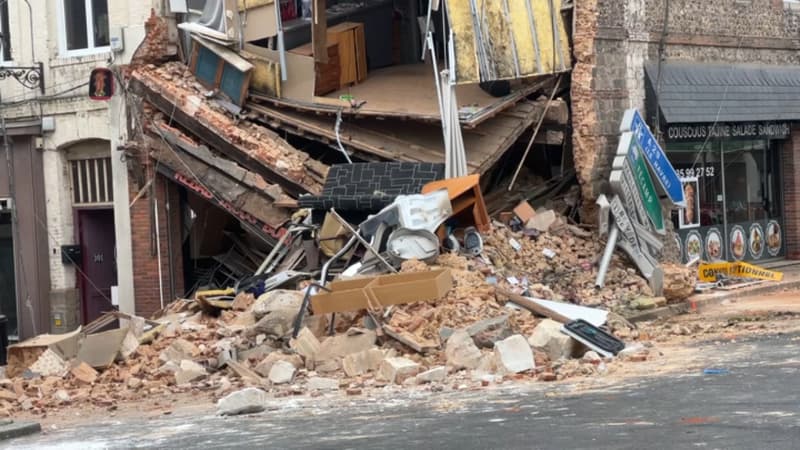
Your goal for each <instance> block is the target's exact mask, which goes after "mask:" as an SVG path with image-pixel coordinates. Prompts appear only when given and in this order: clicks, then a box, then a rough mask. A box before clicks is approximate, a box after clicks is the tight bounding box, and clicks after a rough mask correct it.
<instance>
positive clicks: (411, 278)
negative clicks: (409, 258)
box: [367, 269, 453, 306]
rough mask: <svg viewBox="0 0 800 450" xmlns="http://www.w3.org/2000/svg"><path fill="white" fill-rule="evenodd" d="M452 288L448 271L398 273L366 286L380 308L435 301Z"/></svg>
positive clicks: (378, 278) (450, 275)
mask: <svg viewBox="0 0 800 450" xmlns="http://www.w3.org/2000/svg"><path fill="white" fill-rule="evenodd" d="M452 287H453V276H452V274H451V273H450V269H442V270H431V271H429V272H413V273H398V274H393V275H384V276H381V277H377V278H375V280H374V281H373V282H372V283H370V284H369V286H367V289H369V290H370V291H371V292H372V295H373V298H374V299H375V300H376V301H377V302H378V303H380V304H381V305H382V306H389V305H400V304H403V303H412V302H423V301H431V300H437V299H440V298H442V297H444V296H445V295H446V294H447V292H448V291H450V289H451V288H452Z"/></svg>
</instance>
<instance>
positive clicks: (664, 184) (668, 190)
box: [619, 109, 686, 207]
mask: <svg viewBox="0 0 800 450" xmlns="http://www.w3.org/2000/svg"><path fill="white" fill-rule="evenodd" d="M619 129H620V131H621V132H625V131H630V132H631V133H633V136H634V137H635V138H636V140H637V142H638V143H639V148H640V149H642V153H644V156H645V159H646V160H647V163H648V165H649V166H650V169H651V170H652V171H653V174H654V175H655V178H656V180H657V181H658V184H659V187H660V188H661V190H662V191H663V192H664V193H665V194H666V195H667V197H669V199H670V201H672V203H673V204H674V205H675V206H677V207H684V206H686V199H685V198H684V196H683V185H681V180H680V177H678V173H677V172H675V169H674V168H673V167H672V163H670V162H669V159H667V155H666V153H664V150H663V149H662V148H661V146H660V145H658V141H656V138H655V136H653V133H651V132H650V128H648V127H647V124H646V123H645V122H644V119H642V116H641V114H639V111H638V110H636V109H629V110H627V111H625V115H624V116H623V117H622V124H621V125H620V128H619Z"/></svg>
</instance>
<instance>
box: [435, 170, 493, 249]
mask: <svg viewBox="0 0 800 450" xmlns="http://www.w3.org/2000/svg"><path fill="white" fill-rule="evenodd" d="M442 188H446V189H447V193H448V194H449V195H450V202H451V203H452V205H453V215H452V217H455V218H456V219H457V220H459V219H460V220H459V225H460V226H463V227H467V226H470V225H473V224H474V225H475V228H477V229H478V231H480V232H481V233H487V232H489V230H490V229H491V222H490V219H489V214H488V213H487V211H486V203H484V201H483V194H482V193H481V186H480V176H479V175H467V176H466V177H459V178H449V179H446V180H439V181H434V182H431V183H428V184H426V185H425V186H423V188H422V193H423V194H428V193H431V192H433V191H437V190H439V189H442ZM437 234H438V235H439V238H440V239H444V237H445V236H444V225H443V226H441V227H439V230H438V232H437Z"/></svg>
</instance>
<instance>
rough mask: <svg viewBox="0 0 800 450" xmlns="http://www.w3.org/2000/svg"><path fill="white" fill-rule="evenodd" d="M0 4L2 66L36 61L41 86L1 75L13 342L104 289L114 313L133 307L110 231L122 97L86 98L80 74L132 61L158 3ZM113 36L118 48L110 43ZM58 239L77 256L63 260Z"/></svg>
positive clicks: (95, 307) (84, 313) (0, 284)
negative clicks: (9, 163) (115, 302)
mask: <svg viewBox="0 0 800 450" xmlns="http://www.w3.org/2000/svg"><path fill="white" fill-rule="evenodd" d="M1 3H2V4H0V35H2V39H1V40H0V66H2V67H3V68H9V69H10V68H14V67H25V66H36V65H37V64H38V63H41V64H42V68H43V71H42V72H43V73H42V74H41V75H42V78H43V80H44V90H43V91H41V90H40V89H39V88H38V86H33V88H31V86H28V87H24V86H23V85H22V84H20V83H18V82H17V81H16V80H14V79H13V78H11V77H8V78H4V79H3V80H2V81H0V92H2V99H0V114H2V116H3V117H4V118H5V121H6V123H7V128H8V135H9V137H10V139H11V152H10V153H11V156H12V160H13V162H14V164H13V175H14V177H13V183H11V180H12V177H10V176H9V174H8V173H7V167H6V164H5V162H4V163H3V164H1V166H2V168H0V204H3V205H5V206H4V207H2V208H0V270H2V271H3V272H4V275H9V276H4V277H0V292H1V293H0V314H6V315H7V316H9V318H10V319H11V320H10V322H11V323H10V324H9V333H10V334H11V335H12V339H13V338H17V337H19V338H25V337H30V336H32V335H34V334H40V333H47V332H64V331H68V330H70V329H73V328H75V327H76V326H78V325H79V324H80V323H82V322H83V323H85V322H87V321H88V320H91V319H92V318H94V317H96V316H97V315H98V314H99V313H100V312H101V311H108V310H111V309H113V306H112V305H111V300H112V297H114V296H113V295H112V293H111V292H112V291H111V287H112V286H119V300H120V301H119V303H120V309H122V310H124V311H127V312H133V310H134V308H133V280H132V268H131V266H132V264H131V263H132V257H131V245H130V239H117V236H128V234H129V232H128V230H129V228H130V227H129V223H128V221H129V217H130V215H129V214H128V204H129V202H130V199H129V197H128V190H129V186H128V172H127V166H126V165H125V164H124V163H123V161H122V158H121V156H122V152H119V151H117V148H118V147H119V143H120V142H123V141H124V140H123V139H122V135H123V134H124V131H125V128H126V120H125V110H124V107H123V105H124V101H123V100H122V99H121V98H120V96H117V97H115V98H113V99H112V100H111V101H110V102H102V101H92V100H90V99H89V98H88V93H89V89H88V81H89V75H90V73H91V71H92V70H93V69H95V68H98V67H113V66H117V65H121V64H125V63H126V62H127V61H130V59H131V57H132V55H133V53H134V51H135V50H136V49H137V45H138V44H139V42H140V41H141V40H142V38H143V36H144V32H145V21H146V20H147V18H148V17H149V16H150V15H151V13H152V12H153V10H154V9H155V11H156V13H159V12H160V11H161V8H162V6H161V3H162V2H161V1H156V0H153V1H150V0H146V1H108V2H106V1H89V0H85V1H82V0H79V1H64V0H54V1H51V0H47V1H45V0H30V1H29V2H27V1H26V2H23V1H8V2H1ZM28 5H30V9H29V6H28ZM87 19H89V20H87ZM115 36H119V37H122V38H123V39H122V48H119V47H117V48H116V50H115V51H112V44H113V41H114V40H113V38H114V37H115ZM2 134H3V133H2V130H0V144H1V143H2ZM0 149H2V145H0ZM0 151H1V150H0ZM2 160H3V161H5V155H4V154H2ZM11 197H16V198H14V199H12V198H11ZM9 200H15V201H9ZM145 203H147V200H145ZM9 207H11V208H14V209H15V211H16V217H17V220H16V221H14V220H12V217H13V216H12V215H11V214H10V213H9V212H8V211H9V210H8V209H6V208H9ZM64 246H74V247H75V248H80V249H81V250H82V252H81V253H80V254H79V253H70V255H72V256H70V257H71V258H73V259H75V261H74V262H70V261H69V258H67V259H66V261H67V262H65V259H63V258H62V247H64ZM79 255H80V256H79Z"/></svg>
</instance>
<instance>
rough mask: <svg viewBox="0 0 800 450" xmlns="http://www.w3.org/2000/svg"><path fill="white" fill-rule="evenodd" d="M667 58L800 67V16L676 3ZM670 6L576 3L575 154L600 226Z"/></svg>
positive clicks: (590, 217)
mask: <svg viewBox="0 0 800 450" xmlns="http://www.w3.org/2000/svg"><path fill="white" fill-rule="evenodd" d="M669 1H670V10H669V19H668V22H667V35H666V37H665V41H664V43H665V46H664V57H665V58H666V59H669V60H689V61H697V62H707V63H714V62H717V63H719V62H732V63H733V62H735V63H762V64H772V65H800V42H798V37H799V36H800V10H798V9H791V8H787V7H786V5H785V4H784V2H783V1H778V0H769V1H751V2H746V1H744V2H743V1H741V0H720V1H717V2H697V1H694V0H669ZM665 4H666V0H622V1H621V0H577V1H576V5H575V32H574V42H575V44H574V53H575V59H576V65H575V67H574V69H573V71H572V114H573V119H572V120H573V129H574V132H573V147H574V156H575V167H576V170H577V173H578V180H579V182H580V183H581V187H582V192H583V195H584V216H583V219H584V220H586V221H590V222H591V221H594V220H595V217H594V214H593V211H594V207H593V204H594V200H595V198H596V196H597V195H598V194H599V193H600V192H599V191H600V190H601V189H602V188H601V187H602V186H603V181H604V180H606V179H607V178H608V174H609V172H610V169H611V167H610V166H611V162H612V160H613V156H614V153H615V152H616V146H617V142H618V138H617V136H618V127H619V120H620V119H621V117H622V114H623V112H624V111H625V109H627V108H631V107H635V108H639V109H640V110H641V111H642V112H643V113H644V114H646V119H647V120H648V122H649V123H650V124H651V125H652V122H653V121H652V118H653V115H654V112H653V111H644V109H643V108H644V97H645V88H644V69H643V65H644V62H645V61H648V60H650V61H657V60H658V57H659V54H658V53H659V52H658V49H659V44H660V41H661V38H662V35H663V30H664V6H665Z"/></svg>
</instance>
